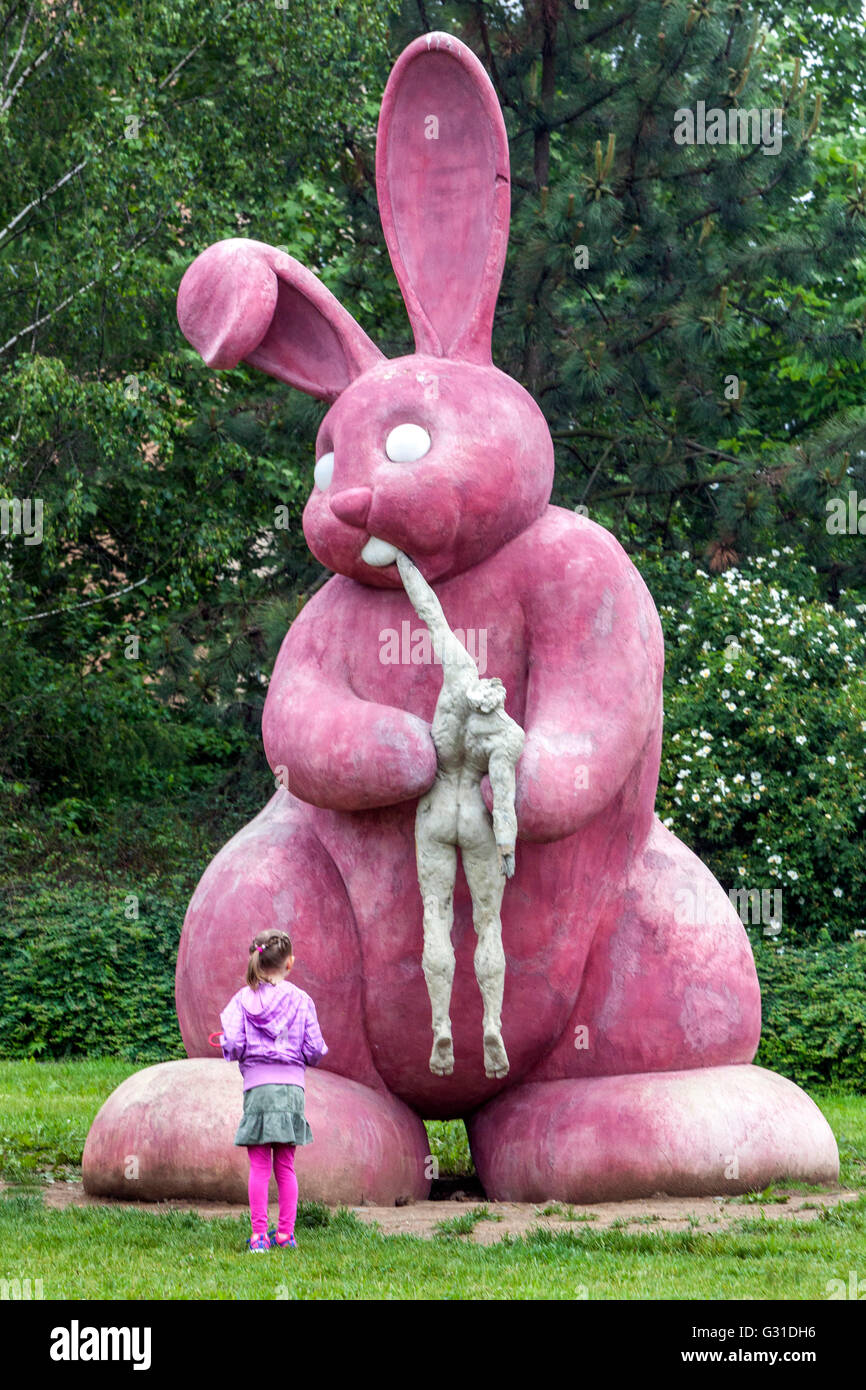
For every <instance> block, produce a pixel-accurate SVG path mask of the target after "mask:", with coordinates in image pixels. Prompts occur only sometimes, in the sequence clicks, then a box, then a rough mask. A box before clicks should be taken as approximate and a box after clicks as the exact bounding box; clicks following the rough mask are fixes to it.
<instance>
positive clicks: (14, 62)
mask: <svg viewBox="0 0 866 1390" xmlns="http://www.w3.org/2000/svg"><path fill="white" fill-rule="evenodd" d="M33 9H34V6H33V5H31V6H30V9H29V10H28V11H27V14H26V15H25V18H24V26H23V28H22V30H21V40H20V42H19V44H18V48H17V49H16V51H15V57H14V58H13V59H12V62H11V63H10V64H9V67H8V68H7V69H6V76H5V77H4V78H3V91H4V92H5V91H6V90H7V88H8V86H9V82H10V80H11V78H12V74H13V72H14V71H15V69H16V67H17V66H18V59H19V58H20V57H21V54H22V53H23V51H24V41H25V39H26V38H27V30H28V29H29V28H30V21H31V19H32V18H33Z"/></svg>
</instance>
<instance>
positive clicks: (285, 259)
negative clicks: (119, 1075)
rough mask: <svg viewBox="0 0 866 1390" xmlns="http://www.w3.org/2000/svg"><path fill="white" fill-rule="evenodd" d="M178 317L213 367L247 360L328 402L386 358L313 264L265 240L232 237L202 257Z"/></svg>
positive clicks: (188, 278) (182, 294) (181, 295)
mask: <svg viewBox="0 0 866 1390" xmlns="http://www.w3.org/2000/svg"><path fill="white" fill-rule="evenodd" d="M177 318H178V323H179V324H180V328H181V332H182V333H183V335H184V337H185V338H187V339H188V341H189V342H190V343H192V346H193V347H194V348H195V349H196V351H197V352H199V353H200V354H201V356H202V357H203V358H204V360H205V362H206V363H207V364H208V366H209V367H222V368H226V367H236V366H237V365H238V363H239V362H242V361H243V362H248V363H250V365H251V366H253V367H258V368H260V370H261V371H263V372H267V374H268V376H273V377H276V378H277V380H278V381H287V382H288V383H289V385H290V386H296V387H297V388H298V390H299V391H306V392H307V394H308V395H310V396H316V397H318V398H319V399H320V400H324V401H335V400H336V399H337V397H338V396H339V394H340V392H341V391H343V390H344V389H345V388H346V387H347V386H348V385H349V382H350V381H353V380H354V378H355V377H356V376H359V375H360V374H361V372H363V371H365V370H366V369H367V368H368V367H371V366H373V365H374V364H375V363H376V362H380V361H382V360H383V356H382V353H381V352H380V351H379V349H378V348H377V347H376V345H375V343H372V342H371V341H370V339H369V338H368V337H367V335H366V333H365V332H364V330H363V329H362V328H361V327H359V325H358V324H357V323H356V322H355V320H354V319H353V318H352V315H351V314H350V313H349V312H348V310H347V309H344V308H343V306H342V304H340V303H339V301H338V300H336V299H335V298H334V296H333V295H332V294H331V292H330V290H327V289H325V286H324V285H323V284H322V283H321V281H320V280H317V279H316V277H315V275H313V273H312V272H311V271H309V270H307V269H306V268H305V267H304V266H302V265H301V264H300V262H299V261H296V260H294V259H293V257H291V256H287V255H286V254H285V253H284V252H283V251H277V250H276V249H275V248H274V247H273V246H267V245H266V244H265V243H264V242H262V241H249V240H246V239H245V238H242V237H238V238H230V239H229V240H228V241H218V242H216V244H215V245H213V246H209V247H208V249H207V250H206V251H203V252H202V253H201V255H200V256H197V257H196V259H195V260H194V261H193V263H192V265H191V266H190V267H189V268H188V270H187V271H186V274H185V275H184V277H183V279H182V280H181V282H180V289H179V290H178V295H177Z"/></svg>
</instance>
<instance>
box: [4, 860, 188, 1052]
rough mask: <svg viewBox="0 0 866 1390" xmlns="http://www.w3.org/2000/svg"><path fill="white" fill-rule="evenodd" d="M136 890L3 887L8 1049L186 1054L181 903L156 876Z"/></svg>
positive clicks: (46, 885) (49, 884)
mask: <svg viewBox="0 0 866 1390" xmlns="http://www.w3.org/2000/svg"><path fill="white" fill-rule="evenodd" d="M181 892H182V894H184V895H185V892H186V888H185V884H184V885H183V886H182V889H181ZM138 893H139V894H140V896H139V899H138V902H137V904H135V903H133V901H132V900H131V899H130V898H129V897H128V896H127V895H126V894H125V893H124V891H123V890H122V889H121V888H119V887H117V886H115V885H104V884H103V885H98V884H95V883H83V884H78V885H74V886H70V887H67V886H65V885H64V884H62V883H59V882H57V881H53V880H44V881H42V882H41V883H40V882H38V881H37V882H35V883H33V884H32V885H31V887H30V889H29V891H28V892H27V893H26V894H12V893H11V892H10V891H9V890H8V889H7V890H5V891H4V892H3V894H2V899H0V911H2V916H0V1032H2V1037H3V1049H2V1050H3V1055H5V1056H7V1057H13V1056H14V1057H36V1058H40V1057H46V1058H47V1057H56V1058H61V1057H71V1056H76V1055H81V1054H85V1055H89V1056H92V1057H117V1058H125V1059H129V1060H134V1061H137V1062H140V1063H142V1064H144V1063H146V1062H153V1061H162V1060H164V1059H165V1058H168V1057H183V1056H185V1052H184V1049H183V1045H182V1043H181V1039H180V1034H179V1031H178V1026H177V1019H176V1017H175V1011H174V968H175V961H176V958H177V946H178V941H179V939H180V928H181V924H182V920H183V909H182V908H180V910H179V906H178V899H177V897H167V896H166V893H165V888H164V887H163V888H162V889H161V890H158V889H157V887H156V886H155V883H154V880H152V879H151V880H149V881H146V882H145V883H144V884H143V885H141V887H140V888H139V890H138ZM137 896H138V894H137ZM179 896H180V895H179ZM133 910H137V912H138V917H137V919H133V920H130V918H129V917H128V916H127V915H126V914H127V912H132V911H133Z"/></svg>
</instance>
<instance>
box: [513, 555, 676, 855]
mask: <svg viewBox="0 0 866 1390" xmlns="http://www.w3.org/2000/svg"><path fill="white" fill-rule="evenodd" d="M594 532H596V533H598V532H599V528H594ZM556 539H557V540H561V537H557V538H556ZM558 548H559V547H558V546H556V545H555V546H554V547H552V555H551V559H552V564H551V575H552V582H548V583H545V584H544V585H543V586H542V587H540V588H539V589H538V591H537V595H538V597H537V600H536V602H535V603H533V604H532V608H533V609H534V610H535V611H534V612H533V611H531V612H530V613H529V614H528V617H529V628H530V632H531V639H530V640H531V658H530V676H529V682H528V687H527V698H526V708H525V716H524V721H523V722H524V727H525V729H526V743H525V745H524V750H523V756H522V758H521V761H520V767H519V770H518V776H517V823H518V826H519V830H520V835H521V837H522V838H525V839H528V840H540V841H549V840H556V839H562V838H564V837H565V836H567V835H572V834H573V833H574V832H575V831H576V830H578V829H580V827H581V826H582V825H585V824H586V823H587V822H589V821H591V820H592V819H593V818H594V817H595V816H597V815H598V814H599V812H600V811H602V810H603V809H604V808H605V807H606V806H608V805H609V804H610V803H611V802H612V801H613V800H614V799H615V797H616V796H617V795H618V793H619V792H620V790H621V788H622V787H623V784H624V783H625V781H626V779H627V778H628V777H629V774H630V773H631V772H632V769H633V768H634V767H635V764H636V763H637V762H638V760H639V758H640V757H641V754H642V752H643V750H644V748H645V746H646V745H647V741H648V739H649V737H650V735H651V733H652V732H653V730H657V729H658V727H659V725H660V722H661V691H662V673H663V669H664V646H663V641H662V635H661V627H660V624H659V620H658V616H657V614H656V612H655V608H654V607H653V603H652V599H651V598H650V596H649V593H648V592H647V590H646V588H645V586H644V584H643V581H642V580H641V578H640V576H639V575H638V573H637V571H636V570H635V569H634V567H633V566H632V565H631V562H630V561H629V560H628V557H627V556H626V555H625V553H624V552H623V551H622V550H621V549H620V547H619V545H618V544H617V543H616V541H614V540H613V539H612V537H610V536H608V535H606V533H604V532H600V534H593V535H589V536H586V535H584V537H583V538H581V542H580V549H579V550H578V551H577V553H576V554H575V553H574V548H573V547H571V546H569V547H568V549H570V550H571V554H570V555H562V556H559V557H558V556H557V554H556V551H557V549H558ZM563 548H565V547H563ZM558 576H562V577H561V578H559V577H558ZM653 786H654V784H653ZM488 804H489V803H488Z"/></svg>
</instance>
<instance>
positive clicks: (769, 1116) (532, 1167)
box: [467, 1065, 839, 1202]
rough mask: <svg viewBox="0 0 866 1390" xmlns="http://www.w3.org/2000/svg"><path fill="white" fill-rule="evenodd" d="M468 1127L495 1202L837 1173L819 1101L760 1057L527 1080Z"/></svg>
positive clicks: (815, 1179) (730, 1185) (811, 1179)
mask: <svg viewBox="0 0 866 1390" xmlns="http://www.w3.org/2000/svg"><path fill="white" fill-rule="evenodd" d="M467 1129H468V1131H469V1142H470V1144H471V1147H472V1156H473V1159H474V1161H475V1166H476V1169H477V1170H478V1175H479V1177H480V1179H481V1182H482V1184H483V1186H484V1190H485V1192H486V1193H487V1196H488V1198H490V1199H491V1200H492V1201H500V1202H543V1201H545V1200H546V1199H547V1198H551V1197H553V1198H556V1199H557V1200H559V1201H561V1202H611V1201H613V1202H616V1201H627V1200H628V1199H630V1198H635V1197H652V1196H655V1195H656V1194H658V1193H664V1194H665V1195H669V1196H682V1197H702V1196H720V1195H722V1196H734V1195H737V1194H739V1193H743V1192H761V1191H763V1189H764V1188H765V1187H767V1185H768V1184H769V1183H771V1182H783V1181H785V1180H787V1181H791V1182H804V1183H816V1184H817V1183H828V1182H836V1181H838V1178H839V1151H838V1148H837V1146H836V1140H835V1139H834V1137H833V1132H832V1130H831V1129H830V1126H829V1125H828V1123H827V1121H826V1120H825V1119H824V1116H823V1115H822V1114H821V1111H820V1110H819V1109H818V1107H817V1105H815V1103H814V1101H812V1100H810V1099H809V1097H808V1096H807V1095H806V1093H805V1092H804V1091H801V1090H800V1088H799V1086H795V1085H794V1083H793V1081H788V1080H786V1078H785V1077H782V1076H777V1075H776V1074H775V1073H773V1072H769V1071H765V1070H764V1068H763V1067H755V1066H745V1065H744V1066H731V1067H707V1068H701V1069H696V1070H692V1071H676V1072H658V1073H652V1072H648V1073H641V1074H638V1075H632V1076H602V1077H591V1078H586V1079H581V1080H567V1081H543V1082H536V1083H529V1084H527V1085H525V1086H517V1087H515V1088H514V1089H513V1090H510V1091H507V1092H506V1093H505V1094H504V1095H501V1096H497V1097H496V1098H495V1099H494V1100H492V1101H490V1102H489V1103H488V1104H487V1105H485V1106H482V1108H481V1109H480V1110H478V1111H476V1113H475V1114H474V1115H473V1116H472V1117H471V1118H470V1119H469V1120H467Z"/></svg>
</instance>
